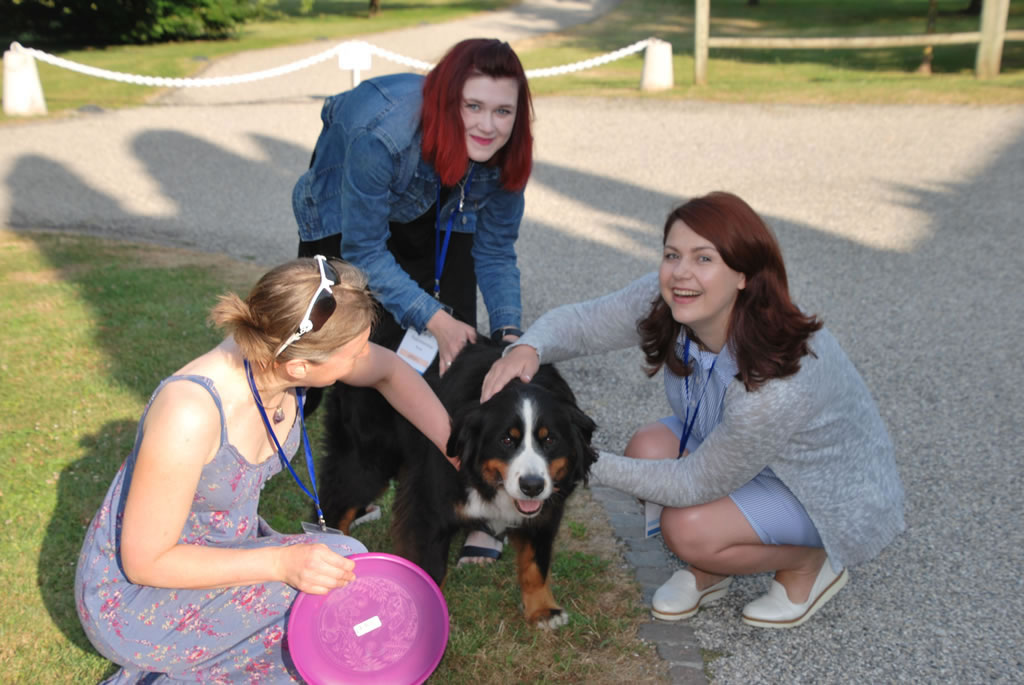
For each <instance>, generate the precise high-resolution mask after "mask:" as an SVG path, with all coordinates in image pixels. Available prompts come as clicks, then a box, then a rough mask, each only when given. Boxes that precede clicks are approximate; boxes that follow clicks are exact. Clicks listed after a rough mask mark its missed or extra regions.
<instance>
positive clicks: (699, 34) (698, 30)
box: [693, 0, 711, 86]
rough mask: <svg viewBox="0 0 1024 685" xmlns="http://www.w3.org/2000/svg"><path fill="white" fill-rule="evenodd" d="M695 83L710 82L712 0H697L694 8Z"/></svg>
mask: <svg viewBox="0 0 1024 685" xmlns="http://www.w3.org/2000/svg"><path fill="white" fill-rule="evenodd" d="M693 13H694V17H693V83H694V85H698V86H706V85H707V84H708V36H709V35H710V33H711V0H697V3H696V4H695V5H694V8H693Z"/></svg>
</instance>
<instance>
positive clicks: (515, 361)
mask: <svg viewBox="0 0 1024 685" xmlns="http://www.w3.org/2000/svg"><path fill="white" fill-rule="evenodd" d="M538 369H540V357H539V356H538V355H537V350H536V349H534V348H532V347H530V346H529V345H519V346H517V347H513V348H512V349H511V350H509V351H508V352H507V353H506V354H505V356H503V357H502V358H501V359H499V360H498V361H496V362H494V364H493V365H491V370H490V371H488V372H487V375H486V376H484V384H483V387H482V388H481V390H480V403H481V404H483V403H484V402H486V401H487V400H489V399H491V398H492V397H494V396H495V395H496V394H498V393H499V392H501V389H502V388H504V387H505V386H506V385H508V382H509V381H510V380H512V379H513V378H519V379H520V380H522V381H523V382H524V383H529V382H530V381H531V380H532V379H533V377H534V376H535V375H537V370H538Z"/></svg>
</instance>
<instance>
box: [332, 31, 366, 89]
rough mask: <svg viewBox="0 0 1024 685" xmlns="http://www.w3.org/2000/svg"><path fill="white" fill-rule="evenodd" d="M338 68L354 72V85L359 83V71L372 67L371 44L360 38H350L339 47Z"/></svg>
mask: <svg viewBox="0 0 1024 685" xmlns="http://www.w3.org/2000/svg"><path fill="white" fill-rule="evenodd" d="M338 68H339V69H347V70H349V71H351V72H352V87H353V88H355V87H356V86H358V85H359V72H360V71H369V69H370V50H369V45H368V44H367V43H364V42H362V41H359V40H349V41H345V42H344V43H342V44H341V45H340V46H339V48H338Z"/></svg>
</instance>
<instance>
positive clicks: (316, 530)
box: [302, 521, 344, 535]
mask: <svg viewBox="0 0 1024 685" xmlns="http://www.w3.org/2000/svg"><path fill="white" fill-rule="evenodd" d="M302 531H303V532H304V533H305V534H306V535H319V534H320V533H332V534H334V535H344V533H342V532H341V531H340V530H338V529H337V528H331V527H330V526H327V530H320V525H319V524H317V523H310V522H309V521H303V522H302Z"/></svg>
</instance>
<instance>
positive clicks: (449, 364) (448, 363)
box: [444, 362, 452, 366]
mask: <svg viewBox="0 0 1024 685" xmlns="http://www.w3.org/2000/svg"><path fill="white" fill-rule="evenodd" d="M444 365H445V366H451V365H452V363H451V362H445V363H444Z"/></svg>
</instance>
